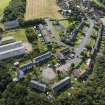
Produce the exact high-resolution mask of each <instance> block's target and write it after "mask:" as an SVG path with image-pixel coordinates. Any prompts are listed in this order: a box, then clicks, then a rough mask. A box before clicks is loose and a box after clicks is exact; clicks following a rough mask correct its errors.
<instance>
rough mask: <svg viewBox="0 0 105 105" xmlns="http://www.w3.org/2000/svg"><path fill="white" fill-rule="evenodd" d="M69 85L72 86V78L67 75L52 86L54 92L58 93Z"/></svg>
mask: <svg viewBox="0 0 105 105" xmlns="http://www.w3.org/2000/svg"><path fill="white" fill-rule="evenodd" d="M68 86H70V78H69V77H66V78H64V79H63V80H61V81H59V82H57V83H56V84H54V85H53V86H52V93H53V94H54V95H56V94H58V93H59V92H60V91H62V90H63V89H64V88H66V87H68Z"/></svg>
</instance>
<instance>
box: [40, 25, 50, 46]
mask: <svg viewBox="0 0 105 105" xmlns="http://www.w3.org/2000/svg"><path fill="white" fill-rule="evenodd" d="M39 30H40V32H41V34H42V36H43V39H44V41H45V43H46V44H47V43H49V42H50V39H49V37H48V33H47V31H46V30H45V29H44V26H43V25H42V24H39Z"/></svg>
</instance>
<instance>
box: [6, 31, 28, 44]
mask: <svg viewBox="0 0 105 105" xmlns="http://www.w3.org/2000/svg"><path fill="white" fill-rule="evenodd" d="M4 35H5V36H13V37H14V38H15V39H16V40H20V41H23V42H27V38H26V35H25V29H14V30H11V31H7V32H5V33H4Z"/></svg>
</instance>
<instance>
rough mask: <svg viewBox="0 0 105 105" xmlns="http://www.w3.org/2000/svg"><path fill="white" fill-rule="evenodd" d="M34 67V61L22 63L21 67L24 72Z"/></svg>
mask: <svg viewBox="0 0 105 105" xmlns="http://www.w3.org/2000/svg"><path fill="white" fill-rule="evenodd" d="M32 68H33V63H27V64H24V65H22V66H21V67H20V68H19V69H20V70H21V71H23V72H24V73H26V72H27V71H28V70H30V69H32Z"/></svg>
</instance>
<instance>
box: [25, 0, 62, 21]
mask: <svg viewBox="0 0 105 105" xmlns="http://www.w3.org/2000/svg"><path fill="white" fill-rule="evenodd" d="M58 10H60V8H59V7H58V6H57V4H56V0H27V7H26V15H25V20H32V19H37V18H45V17H50V18H54V19H62V18H63V17H62V16H61V15H60V13H59V12H58Z"/></svg>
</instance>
